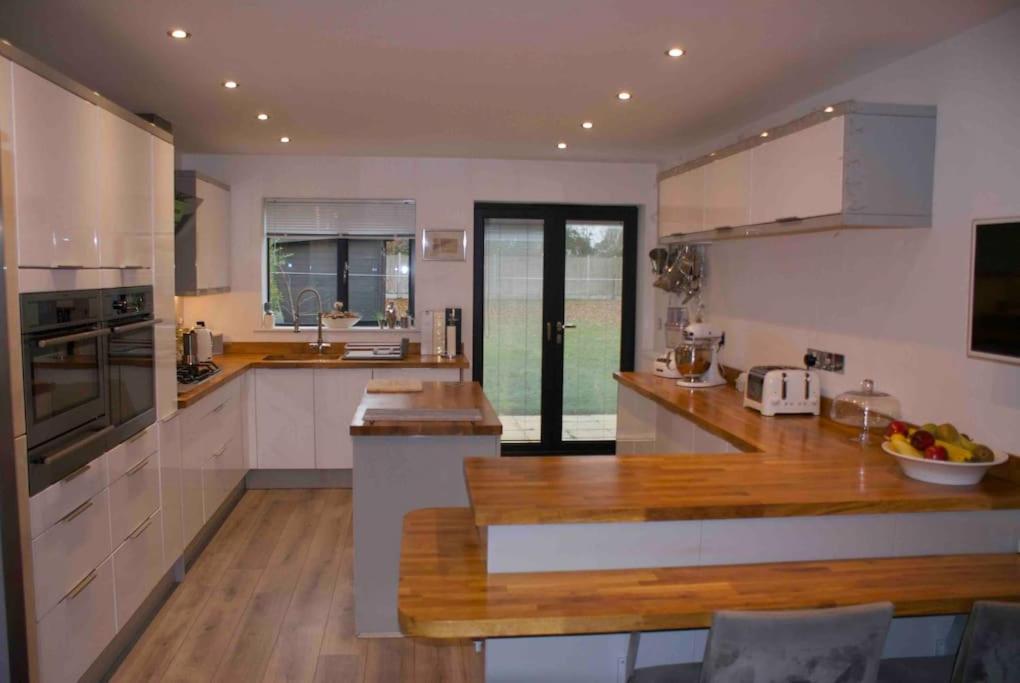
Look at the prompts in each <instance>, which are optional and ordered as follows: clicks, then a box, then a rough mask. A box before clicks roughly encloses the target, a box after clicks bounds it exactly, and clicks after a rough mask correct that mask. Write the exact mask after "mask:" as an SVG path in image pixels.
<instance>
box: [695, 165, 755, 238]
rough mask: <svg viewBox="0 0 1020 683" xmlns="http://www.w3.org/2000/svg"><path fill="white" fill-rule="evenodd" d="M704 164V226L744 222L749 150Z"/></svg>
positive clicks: (747, 210) (746, 217)
mask: <svg viewBox="0 0 1020 683" xmlns="http://www.w3.org/2000/svg"><path fill="white" fill-rule="evenodd" d="M704 168H705V222H704V229H705V230H712V229H713V228H720V227H723V226H738V225H747V223H748V221H749V216H750V203H751V151H750V150H748V151H745V152H738V153H737V154H734V155H732V156H728V157H724V158H722V159H719V160H718V161H713V162H712V163H710V164H708V165H707V166H705V167H704Z"/></svg>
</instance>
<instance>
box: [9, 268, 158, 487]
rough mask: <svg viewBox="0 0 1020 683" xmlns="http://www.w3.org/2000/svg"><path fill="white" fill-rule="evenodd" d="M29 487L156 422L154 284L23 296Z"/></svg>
mask: <svg viewBox="0 0 1020 683" xmlns="http://www.w3.org/2000/svg"><path fill="white" fill-rule="evenodd" d="M21 322H22V327H21V329H22V350H23V358H24V360H23V364H24V380H25V381H24V384H25V417H26V421H27V427H28V430H27V431H28V459H29V462H28V472H29V492H30V493H31V494H35V493H38V492H39V491H41V490H43V489H44V488H46V487H47V486H49V485H50V484H53V483H55V482H58V481H61V480H62V479H65V478H67V477H68V476H72V475H74V474H75V473H76V472H78V471H79V470H81V469H82V468H84V467H86V466H87V465H88V464H89V463H90V462H91V461H92V460H94V459H95V458H97V457H99V456H100V455H102V454H103V453H104V452H105V451H107V450H109V449H110V448H112V447H114V446H116V445H117V444H118V443H120V442H121V441H124V440H125V439H127V438H129V437H130V436H132V435H133V434H135V433H137V432H139V431H141V430H142V429H144V428H145V427H147V426H148V425H150V424H152V423H153V422H154V421H155V353H154V343H153V334H154V332H153V327H154V325H155V324H156V322H157V321H156V320H154V319H153V315H152V287H149V286H145V287H127V288H121V289H108V290H98V289H95V290H81V291H73V292H46V293H32V294H22V295H21Z"/></svg>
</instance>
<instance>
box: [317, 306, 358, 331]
mask: <svg viewBox="0 0 1020 683" xmlns="http://www.w3.org/2000/svg"><path fill="white" fill-rule="evenodd" d="M359 320H361V316H360V315H358V314H357V313H352V312H351V311H345V310H344V302H343V301H337V302H335V303H334V304H333V310H331V311H329V312H328V313H323V314H322V325H323V327H325V328H327V329H330V330H346V329H349V328H351V327H354V326H355V325H357V324H358V321H359Z"/></svg>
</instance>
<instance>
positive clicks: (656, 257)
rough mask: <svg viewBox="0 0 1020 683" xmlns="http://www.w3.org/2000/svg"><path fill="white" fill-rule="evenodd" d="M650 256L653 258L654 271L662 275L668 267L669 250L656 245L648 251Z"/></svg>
mask: <svg viewBox="0 0 1020 683" xmlns="http://www.w3.org/2000/svg"><path fill="white" fill-rule="evenodd" d="M648 258H650V259H651V260H652V273H654V274H655V275H662V271H663V270H664V269H665V268H666V263H667V262H668V261H669V251H668V250H666V249H663V248H662V247H655V248H654V249H652V250H651V251H650V252H648Z"/></svg>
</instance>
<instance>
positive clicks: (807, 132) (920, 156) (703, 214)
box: [658, 102, 936, 242]
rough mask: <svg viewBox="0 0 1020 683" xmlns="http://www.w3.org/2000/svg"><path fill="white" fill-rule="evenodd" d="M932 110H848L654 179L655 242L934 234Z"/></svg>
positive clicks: (831, 110)
mask: <svg viewBox="0 0 1020 683" xmlns="http://www.w3.org/2000/svg"><path fill="white" fill-rule="evenodd" d="M935 114H936V112H935V108H934V107H925V106H915V105H895V104H863V103H858V102H844V103H842V104H839V105H834V106H832V107H827V108H826V109H825V110H823V111H818V112H814V113H812V114H809V115H807V116H805V117H802V118H800V119H798V120H796V121H793V122H791V123H789V124H787V125H785V126H779V127H777V128H775V129H773V130H772V131H770V132H769V133H768V134H767V135H766V136H760V137H755V138H750V139H748V140H743V141H741V142H738V143H736V144H735V145H732V146H730V147H727V148H724V149H721V150H717V151H715V152H712V153H710V154H708V155H705V156H702V157H699V158H697V159H694V160H692V161H690V162H688V163H685V164H682V165H680V166H677V167H676V168H673V169H670V170H668V171H664V172H663V173H662V174H660V176H659V217H658V220H659V236H660V237H661V238H663V239H664V240H665V241H674V242H706V241H714V240H723V239H736V238H742V237H755V236H762V235H769V234H784V233H794V232H814V231H819V230H836V229H841V228H900V227H924V226H930V225H931V211H932V190H933V183H934V173H935Z"/></svg>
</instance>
